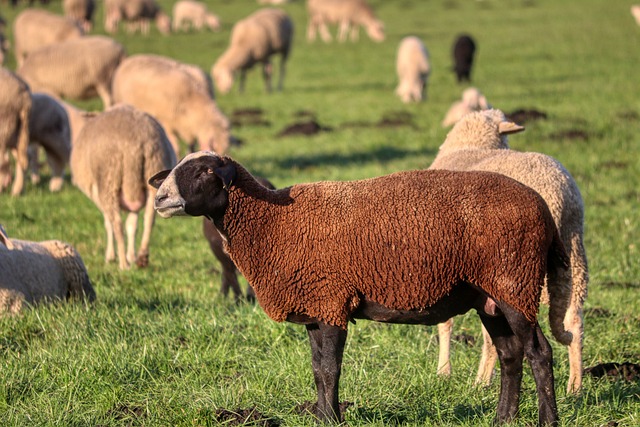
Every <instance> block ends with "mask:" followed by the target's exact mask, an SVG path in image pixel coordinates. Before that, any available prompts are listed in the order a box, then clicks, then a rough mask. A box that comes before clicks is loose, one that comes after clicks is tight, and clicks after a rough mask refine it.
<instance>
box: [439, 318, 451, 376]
mask: <svg viewBox="0 0 640 427" xmlns="http://www.w3.org/2000/svg"><path fill="white" fill-rule="evenodd" d="M452 329H453V319H449V320H447V321H446V322H444V323H438V344H439V345H440V351H439V352H438V371H437V372H438V375H444V376H447V377H448V376H450V375H451V330H452Z"/></svg>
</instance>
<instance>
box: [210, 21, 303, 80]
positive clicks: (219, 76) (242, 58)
mask: <svg viewBox="0 0 640 427" xmlns="http://www.w3.org/2000/svg"><path fill="white" fill-rule="evenodd" d="M292 43H293V21H292V20H291V18H289V16H288V15H287V14H286V13H285V12H284V11H282V10H279V9H273V8H265V9H260V10H258V11H257V12H254V13H253V14H251V15H249V16H248V17H247V18H245V19H242V20H240V21H238V22H236V24H235V25H234V26H233V29H232V30H231V42H230V44H229V47H228V48H227V50H226V51H225V52H224V53H223V54H222V55H221V56H220V57H219V58H218V60H217V61H216V62H215V64H214V65H213V67H211V75H212V76H213V80H214V81H215V84H216V88H217V89H218V90H219V91H220V92H221V93H227V92H229V91H230V90H231V86H232V85H233V74H234V73H235V72H236V71H239V72H240V92H243V91H244V82H245V77H246V72H247V70H249V69H250V68H251V67H253V66H254V65H255V64H256V63H259V62H261V63H262V76H263V77H264V81H265V86H266V89H267V92H271V74H272V72H273V67H272V65H271V56H273V55H275V54H278V53H279V54H280V77H279V80H278V90H282V85H283V83H284V75H285V63H286V61H287V58H288V57H289V51H290V49H291V45H292Z"/></svg>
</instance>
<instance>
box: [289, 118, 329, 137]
mask: <svg viewBox="0 0 640 427" xmlns="http://www.w3.org/2000/svg"><path fill="white" fill-rule="evenodd" d="M330 131H332V129H331V128H330V127H328V126H322V125H321V124H319V123H318V122H316V121H315V120H307V121H303V122H296V123H292V124H291V125H289V126H287V127H286V128H284V129H283V130H281V131H280V132H278V135H277V136H278V137H280V138H282V137H284V136H292V135H304V136H311V135H315V134H318V133H320V132H330Z"/></svg>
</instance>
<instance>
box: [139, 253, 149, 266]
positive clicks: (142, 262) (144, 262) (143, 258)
mask: <svg viewBox="0 0 640 427" xmlns="http://www.w3.org/2000/svg"><path fill="white" fill-rule="evenodd" d="M136 265H137V266H138V267H140V268H145V267H147V266H149V254H140V255H138V258H137V259H136Z"/></svg>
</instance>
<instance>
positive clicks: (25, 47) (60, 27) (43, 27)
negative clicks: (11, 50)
mask: <svg viewBox="0 0 640 427" xmlns="http://www.w3.org/2000/svg"><path fill="white" fill-rule="evenodd" d="M13 34H14V36H13V37H14V44H15V55H16V63H17V65H18V67H20V66H21V65H22V64H23V63H24V60H25V58H26V57H27V56H29V55H30V54H31V53H32V52H34V51H36V50H38V49H40V48H42V47H44V46H49V45H51V44H55V43H59V42H62V41H65V40H72V39H77V38H80V37H82V36H83V35H84V31H83V30H82V28H81V27H80V26H79V25H78V24H77V23H76V22H75V21H73V20H72V19H70V18H67V17H64V16H60V15H56V14H55V13H53V12H49V11H46V10H42V9H25V10H24V11H22V12H20V14H18V16H17V17H16V19H15V21H13Z"/></svg>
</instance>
